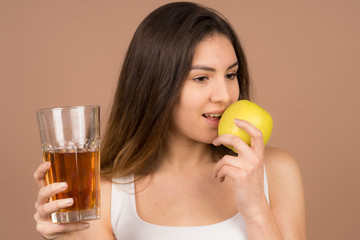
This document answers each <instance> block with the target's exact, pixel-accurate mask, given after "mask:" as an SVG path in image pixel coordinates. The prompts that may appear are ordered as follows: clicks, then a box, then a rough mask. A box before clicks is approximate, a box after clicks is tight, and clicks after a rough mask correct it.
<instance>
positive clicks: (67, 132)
mask: <svg viewBox="0 0 360 240" xmlns="http://www.w3.org/2000/svg"><path fill="white" fill-rule="evenodd" d="M37 119H38V124H39V129H40V138H41V148H42V152H43V160H44V161H45V162H51V169H50V170H49V172H48V173H47V175H46V181H47V184H51V183H55V182H67V184H68V189H67V190H66V191H65V192H62V193H59V194H56V195H55V196H53V197H52V198H51V201H55V200H57V199H64V198H73V199H74V204H73V205H72V206H71V207H68V208H65V209H62V210H60V211H59V212H55V213H53V214H52V216H51V217H52V221H53V222H54V223H66V222H75V221H87V220H93V219H99V218H100V123H99V121H100V107H99V106H71V107H58V108H47V109H40V110H38V111H37Z"/></svg>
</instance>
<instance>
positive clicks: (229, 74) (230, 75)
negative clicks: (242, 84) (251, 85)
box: [226, 73, 237, 80]
mask: <svg viewBox="0 0 360 240" xmlns="http://www.w3.org/2000/svg"><path fill="white" fill-rule="evenodd" d="M226 78H227V79H230V80H234V79H236V78H237V75H236V73H228V74H226Z"/></svg>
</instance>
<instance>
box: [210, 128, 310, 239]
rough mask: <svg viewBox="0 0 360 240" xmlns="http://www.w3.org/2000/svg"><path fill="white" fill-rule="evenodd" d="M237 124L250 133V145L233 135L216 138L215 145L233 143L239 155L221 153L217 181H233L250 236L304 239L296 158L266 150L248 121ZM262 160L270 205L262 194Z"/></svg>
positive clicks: (216, 172)
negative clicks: (267, 182)
mask: <svg viewBox="0 0 360 240" xmlns="http://www.w3.org/2000/svg"><path fill="white" fill-rule="evenodd" d="M236 125H237V126H238V127H240V128H242V129H244V130H245V131H246V132H247V133H249V135H250V136H251V146H248V145H247V144H246V143H245V142H244V141H242V140H241V139H240V138H238V137H236V136H233V135H222V136H220V137H218V138H217V139H215V140H214V142H213V144H214V145H220V144H223V145H229V146H232V147H233V148H234V149H235V150H236V151H237V153H238V156H236V157H233V156H224V157H223V158H222V159H221V160H220V161H219V162H218V163H217V164H216V166H215V169H214V171H215V173H214V176H215V177H218V178H219V180H220V181H223V180H224V178H225V177H228V178H230V179H231V180H232V182H233V185H234V190H235V198H236V199H235V200H236V204H237V208H238V210H239V212H240V213H241V214H242V216H243V218H244V221H245V223H246V227H247V231H248V236H249V239H251V240H255V239H272V240H275V239H276V240H277V239H305V227H303V226H304V224H303V223H302V222H303V219H304V207H303V192H302V184H301V178H300V174H299V171H298V168H297V165H296V164H294V162H295V161H294V160H293V159H292V160H291V158H290V155H286V154H285V153H283V152H282V151H281V150H278V151H277V152H276V151H275V150H273V151H272V152H270V151H269V150H266V151H265V148H264V145H263V138H262V133H261V132H260V131H259V130H258V129H257V128H255V127H254V126H253V125H252V124H250V123H249V122H246V121H237V122H236ZM265 159H266V167H267V172H268V175H269V177H268V179H269V191H270V203H271V206H269V204H268V203H267V200H266V197H265V194H264V175H263V173H264V169H263V166H264V161H265ZM284 162H285V163H287V164H285V163H284ZM268 165H269V166H268ZM286 184H288V186H287V187H284V185H286ZM295 199H296V200H295ZM294 203H296V205H294ZM296 208H297V209H296Z"/></svg>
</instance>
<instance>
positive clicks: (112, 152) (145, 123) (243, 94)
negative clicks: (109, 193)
mask: <svg viewBox="0 0 360 240" xmlns="http://www.w3.org/2000/svg"><path fill="white" fill-rule="evenodd" d="M215 33H219V34H223V35H225V36H226V37H228V38H229V40H230V41H231V43H232V45H233V47H234V50H235V53H236V56H237V60H238V63H239V70H238V81H239V88H240V97H239V99H249V98H250V96H249V84H250V81H249V74H248V69H247V63H246V59H245V56H244V52H243V50H242V48H241V46H240V43H239V40H238V38H237V36H236V34H235V32H234V30H233V29H232V27H231V26H230V24H229V23H228V22H227V20H226V19H225V18H224V17H223V16H221V15H220V14H219V13H217V12H216V11H215V10H212V9H209V8H206V7H203V6H200V5H198V4H195V3H190V2H177V3H170V4H166V5H164V6H161V7H160V8H158V9H156V10H154V11H153V12H152V13H150V14H149V15H148V16H147V17H146V18H145V19H144V20H143V21H142V23H141V24H140V25H139V27H138V28H137V30H136V32H135V34H134V37H133V39H132V41H131V43H130V46H129V49H128V51H127V54H126V57H125V60H124V63H123V66H122V70H121V74H120V77H119V80H118V84H117V89H116V92H115V97H114V102H113V105H112V108H111V113H110V116H109V121H108V125H107V129H106V132H105V135H104V137H103V142H102V149H101V169H102V176H103V177H105V178H108V179H111V178H112V177H115V176H124V175H128V174H141V175H143V174H149V173H152V172H153V171H154V170H155V167H156V164H157V162H156V159H157V158H156V156H157V154H158V151H159V148H160V146H161V145H162V143H163V141H164V138H165V134H166V131H167V128H168V124H169V122H170V118H171V114H172V109H173V107H174V104H175V103H176V101H177V99H178V97H179V93H180V91H181V88H182V85H183V81H184V79H185V78H186V76H187V75H188V73H189V71H190V67H191V64H192V59H193V55H194V51H195V48H196V46H197V44H198V43H199V42H200V41H201V40H203V39H204V38H205V37H207V36H209V35H211V34H215Z"/></svg>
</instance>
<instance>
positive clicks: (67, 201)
mask: <svg viewBox="0 0 360 240" xmlns="http://www.w3.org/2000/svg"><path fill="white" fill-rule="evenodd" d="M65 204H66V205H68V206H71V205H73V204H74V200H73V199H72V198H68V199H66V200H65Z"/></svg>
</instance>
